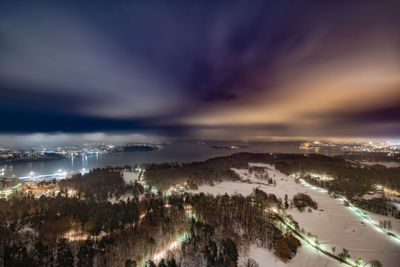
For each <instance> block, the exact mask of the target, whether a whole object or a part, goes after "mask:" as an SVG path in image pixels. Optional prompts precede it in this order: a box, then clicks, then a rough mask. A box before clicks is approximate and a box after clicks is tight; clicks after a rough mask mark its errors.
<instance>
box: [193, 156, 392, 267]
mask: <svg viewBox="0 0 400 267" xmlns="http://www.w3.org/2000/svg"><path fill="white" fill-rule="evenodd" d="M252 165H256V166H258V167H265V168H267V170H268V174H269V176H270V177H272V178H273V179H275V180H276V186H273V185H267V182H266V181H260V180H257V179H256V178H255V176H254V175H253V174H250V173H249V171H248V170H246V169H240V170H238V169H234V171H236V172H237V173H238V174H239V175H240V176H241V178H242V181H237V182H222V183H218V184H216V185H214V186H208V185H207V186H200V187H199V188H198V190H192V191H191V192H193V193H199V192H205V193H210V194H214V195H217V194H225V193H228V194H234V193H240V194H242V195H249V194H251V193H252V191H253V188H255V187H258V188H259V189H260V190H263V191H265V192H267V193H273V194H275V195H276V196H277V197H278V198H282V199H284V196H285V194H287V195H288V197H289V199H293V196H294V195H295V194H297V193H300V192H301V193H306V194H308V195H310V196H311V197H312V199H313V200H315V201H316V202H318V210H313V211H312V212H311V213H309V212H308V211H305V212H303V213H301V212H299V211H298V210H297V209H295V208H293V209H288V210H287V211H286V212H287V214H290V215H292V216H293V218H294V219H295V220H296V221H297V222H298V223H299V224H300V227H303V228H304V229H305V232H306V233H307V232H310V233H312V234H313V235H316V236H317V237H318V240H319V242H320V243H321V246H322V247H323V248H324V249H326V250H329V251H331V249H332V247H335V249H336V254H338V253H339V252H341V251H342V249H343V248H346V249H348V250H349V252H350V256H351V258H352V259H353V260H356V259H358V258H361V259H363V260H364V262H368V261H370V260H375V259H376V260H379V261H380V262H381V263H382V264H383V266H385V267H396V266H400V242H399V241H397V240H394V239H392V238H389V237H388V236H387V235H385V234H384V233H382V232H381V231H378V230H377V229H376V228H374V227H373V226H371V225H370V224H369V223H368V222H366V221H365V219H363V218H362V217H360V216H359V215H357V214H356V213H355V212H354V211H352V210H351V209H350V208H348V207H345V206H344V205H343V203H342V202H341V201H339V200H338V199H334V198H332V197H330V196H329V195H328V194H327V193H322V192H319V191H318V190H314V189H311V188H310V187H306V186H304V185H303V184H298V183H296V182H295V180H294V179H293V178H291V177H288V176H287V175H285V174H283V173H280V172H279V171H277V170H275V168H274V167H273V166H271V165H267V164H252ZM372 218H373V219H375V220H378V221H379V220H383V219H386V220H388V219H389V220H391V222H392V227H393V230H394V231H395V232H397V233H399V232H400V220H398V219H395V218H391V217H386V216H381V215H372ZM248 256H249V257H250V258H253V259H255V260H256V261H257V262H258V263H259V264H260V266H340V265H341V264H339V263H338V262H337V261H335V260H334V259H331V258H329V257H328V256H325V255H322V254H321V253H320V252H317V251H316V250H315V249H314V248H312V247H310V246H308V245H307V244H303V246H302V248H300V250H299V253H298V254H297V255H296V257H295V258H294V259H293V260H292V261H290V262H288V263H283V262H280V261H279V260H278V259H276V258H275V256H274V255H273V253H272V252H270V251H268V250H263V249H261V248H257V247H251V249H250V251H249V252H248ZM242 258H243V256H242ZM343 266H344V265H343Z"/></svg>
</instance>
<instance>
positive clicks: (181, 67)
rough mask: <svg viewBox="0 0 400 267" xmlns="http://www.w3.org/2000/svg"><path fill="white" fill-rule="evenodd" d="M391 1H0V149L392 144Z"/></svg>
mask: <svg viewBox="0 0 400 267" xmlns="http://www.w3.org/2000/svg"><path fill="white" fill-rule="evenodd" d="M398 14H400V3H399V1H351V2H349V1H334V2H330V3H327V2H325V1H324V2H321V1H305V2H303V1H299V2H296V3H293V2H292V1H251V2H248V1H230V2H224V1H223V2H214V3H212V2H211V3H210V2H208V1H204V2H198V3H194V2H188V1H181V2H174V3H168V2H165V1H155V2H151V3H149V2H139V1H131V2H130V1H128V2H126V1H112V2H110V1H96V2H92V3H90V1H88V2H86V1H85V2H82V1H57V2H54V1H40V2H35V3H32V1H18V2H16V1H2V2H1V3H0V40H1V41H0V99H1V101H2V102H1V105H0V123H1V124H0V125H1V126H0V144H8V143H9V144H13V143H16V144H21V143H24V144H25V143H32V144H35V143H57V142H59V143H69V142H75V143H79V142H86V141H107V142H161V141H166V140H181V139H205V140H209V139H213V140H242V141H253V140H255V141H257V140H289V139H296V140H308V139H310V140H311V139H313V138H319V139H329V138H336V139H346V138H349V139H356V140H358V139H362V140H385V141H391V140H392V141H398V140H400V116H399V114H400V35H399V29H400V17H399V16H398Z"/></svg>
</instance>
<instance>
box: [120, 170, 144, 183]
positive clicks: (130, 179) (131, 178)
mask: <svg viewBox="0 0 400 267" xmlns="http://www.w3.org/2000/svg"><path fill="white" fill-rule="evenodd" d="M139 175H140V172H132V171H124V172H122V178H123V179H124V181H125V183H126V184H133V183H134V182H135V181H137V180H138V179H139Z"/></svg>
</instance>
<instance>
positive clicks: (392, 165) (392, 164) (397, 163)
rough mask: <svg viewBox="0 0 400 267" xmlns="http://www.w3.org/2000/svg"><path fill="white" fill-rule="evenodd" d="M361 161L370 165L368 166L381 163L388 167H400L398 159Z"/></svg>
mask: <svg viewBox="0 0 400 267" xmlns="http://www.w3.org/2000/svg"><path fill="white" fill-rule="evenodd" d="M360 163H361V164H364V165H368V166H372V165H376V164H379V165H383V166H385V167H386V168H399V167H400V162H397V161H386V162H385V161H376V162H373V161H360Z"/></svg>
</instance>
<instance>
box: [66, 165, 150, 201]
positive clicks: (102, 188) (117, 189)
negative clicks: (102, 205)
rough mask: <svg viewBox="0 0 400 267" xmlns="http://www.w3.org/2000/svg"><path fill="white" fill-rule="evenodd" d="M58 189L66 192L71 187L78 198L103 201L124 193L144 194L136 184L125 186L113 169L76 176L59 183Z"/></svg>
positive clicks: (116, 170) (118, 173)
mask: <svg viewBox="0 0 400 267" xmlns="http://www.w3.org/2000/svg"><path fill="white" fill-rule="evenodd" d="M60 187H61V188H63V189H65V190H67V189H68V188H71V187H73V188H74V189H76V190H77V191H78V195H79V196H80V197H84V198H85V199H89V200H97V201H103V200H107V199H109V198H110V197H113V196H115V197H116V198H117V199H118V198H119V197H120V196H121V195H123V194H126V193H130V194H132V195H139V194H142V193H143V192H144V189H143V187H142V186H141V185H140V184H138V183H134V184H126V183H125V182H124V179H123V178H122V174H121V171H120V170H119V169H114V168H104V169H94V170H92V171H90V172H89V173H87V174H85V175H83V176H82V175H81V174H76V175H74V176H73V177H72V178H71V179H66V180H62V181H60Z"/></svg>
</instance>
